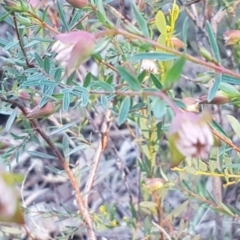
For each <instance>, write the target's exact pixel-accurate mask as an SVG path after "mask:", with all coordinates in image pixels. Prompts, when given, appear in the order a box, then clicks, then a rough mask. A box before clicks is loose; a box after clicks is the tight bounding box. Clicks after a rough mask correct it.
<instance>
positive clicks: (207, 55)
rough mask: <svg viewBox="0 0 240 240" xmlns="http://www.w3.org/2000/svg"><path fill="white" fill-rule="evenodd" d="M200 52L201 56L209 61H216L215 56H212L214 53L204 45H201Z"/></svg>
mask: <svg viewBox="0 0 240 240" xmlns="http://www.w3.org/2000/svg"><path fill="white" fill-rule="evenodd" d="M199 52H200V54H201V56H202V57H203V58H204V59H206V60H207V61H209V62H212V61H214V59H213V57H212V54H211V53H210V52H209V51H208V50H207V49H206V48H204V47H200V48H199Z"/></svg>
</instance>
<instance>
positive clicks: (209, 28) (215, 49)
mask: <svg viewBox="0 0 240 240" xmlns="http://www.w3.org/2000/svg"><path fill="white" fill-rule="evenodd" d="M206 28H207V34H208V39H209V42H210V45H211V49H212V52H213V55H214V57H215V58H216V60H217V61H218V63H221V57H220V53H219V48H218V45H217V39H216V36H215V35H214V33H213V29H212V26H211V24H210V23H209V22H208V21H207V25H206Z"/></svg>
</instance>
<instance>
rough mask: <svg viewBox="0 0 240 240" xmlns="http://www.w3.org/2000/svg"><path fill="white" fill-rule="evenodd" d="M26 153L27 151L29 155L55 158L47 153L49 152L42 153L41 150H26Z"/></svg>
mask: <svg viewBox="0 0 240 240" xmlns="http://www.w3.org/2000/svg"><path fill="white" fill-rule="evenodd" d="M27 153H28V154H29V155H30V156H33V157H39V158H46V159H56V157H55V156H52V155H49V154H47V153H43V152H38V151H27Z"/></svg>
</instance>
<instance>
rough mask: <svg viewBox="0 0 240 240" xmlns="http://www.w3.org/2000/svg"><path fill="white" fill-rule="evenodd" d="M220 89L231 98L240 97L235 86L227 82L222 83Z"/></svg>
mask: <svg viewBox="0 0 240 240" xmlns="http://www.w3.org/2000/svg"><path fill="white" fill-rule="evenodd" d="M219 89H220V90H222V91H223V92H225V93H227V94H228V95H229V96H230V97H236V96H239V95H240V92H239V91H238V90H237V89H236V88H235V87H234V86H233V85H230V84H228V83H225V82H221V83H220V85H219Z"/></svg>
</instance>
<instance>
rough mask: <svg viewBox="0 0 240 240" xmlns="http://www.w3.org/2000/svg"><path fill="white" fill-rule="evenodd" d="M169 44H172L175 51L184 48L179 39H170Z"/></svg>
mask: <svg viewBox="0 0 240 240" xmlns="http://www.w3.org/2000/svg"><path fill="white" fill-rule="evenodd" d="M171 42H172V44H173V47H174V48H175V49H183V48H184V46H185V44H184V42H183V41H181V40H180V39H178V38H176V37H172V38H171Z"/></svg>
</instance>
